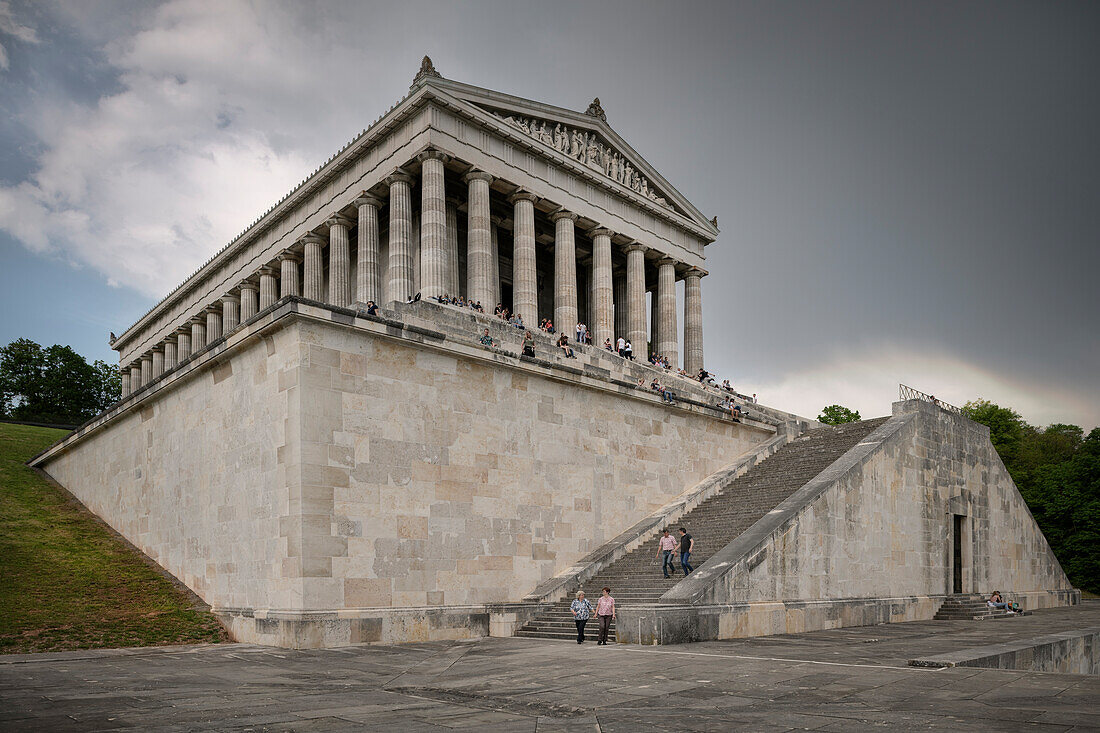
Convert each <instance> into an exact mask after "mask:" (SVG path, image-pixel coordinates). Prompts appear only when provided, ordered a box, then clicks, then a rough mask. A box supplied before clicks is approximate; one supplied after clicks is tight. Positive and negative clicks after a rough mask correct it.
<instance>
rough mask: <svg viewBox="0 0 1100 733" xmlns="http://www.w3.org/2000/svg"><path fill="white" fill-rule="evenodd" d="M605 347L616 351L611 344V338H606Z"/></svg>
mask: <svg viewBox="0 0 1100 733" xmlns="http://www.w3.org/2000/svg"><path fill="white" fill-rule="evenodd" d="M603 347H604V348H605V349H607V350H608V351H615V347H614V346H612V345H611V339H604V340H603Z"/></svg>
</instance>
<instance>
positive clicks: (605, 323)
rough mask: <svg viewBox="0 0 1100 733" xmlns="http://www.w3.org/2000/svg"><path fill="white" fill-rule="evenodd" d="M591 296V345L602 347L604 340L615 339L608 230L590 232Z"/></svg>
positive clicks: (601, 229)
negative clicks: (593, 317) (592, 305)
mask: <svg viewBox="0 0 1100 733" xmlns="http://www.w3.org/2000/svg"><path fill="white" fill-rule="evenodd" d="M591 234H592V288H591V292H592V296H593V300H594V301H595V308H594V309H592V312H593V313H594V314H595V319H594V321H595V322H594V323H593V324H592V336H593V339H592V343H593V344H595V345H596V346H601V347H602V346H603V342H604V340H605V339H612V340H614V338H615V322H614V293H613V291H612V286H611V236H612V232H611V230H610V229H603V228H600V229H596V230H593V231H592V233H591Z"/></svg>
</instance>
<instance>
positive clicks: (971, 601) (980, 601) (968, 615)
mask: <svg viewBox="0 0 1100 733" xmlns="http://www.w3.org/2000/svg"><path fill="white" fill-rule="evenodd" d="M1029 615H1031V612H1030V611H1018V612H1016V613H1014V614H1013V613H1009V612H1008V611H1006V610H1005V609H1003V608H990V607H989V606H987V605H986V599H985V598H983V597H982V596H980V595H978V594H977V593H957V594H955V595H952V596H948V597H947V598H946V599H945V600H944V602H943V605H942V606H940V610H938V611H936V615H935V616H933V617H932V618H933V620H935V621H959V620H962V621H984V620H985V619H990V618H1003V617H1005V616H1029Z"/></svg>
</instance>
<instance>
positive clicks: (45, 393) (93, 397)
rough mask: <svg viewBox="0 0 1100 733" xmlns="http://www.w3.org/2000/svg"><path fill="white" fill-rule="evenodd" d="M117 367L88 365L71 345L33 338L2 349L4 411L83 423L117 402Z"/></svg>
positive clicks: (7, 414)
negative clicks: (47, 343)
mask: <svg viewBox="0 0 1100 733" xmlns="http://www.w3.org/2000/svg"><path fill="white" fill-rule="evenodd" d="M120 394H121V379H120V377H119V374H118V370H117V369H116V368H114V367H112V366H110V365H108V364H106V363H104V362H102V361H97V362H96V363H95V364H89V363H88V362H87V360H85V359H84V357H82V356H81V355H80V354H78V353H76V352H75V351H73V350H72V349H71V348H70V347H68V346H61V345H57V344H55V345H53V346H50V347H47V348H43V347H41V346H39V345H38V344H36V343H35V342H34V341H31V340H30V339H18V340H16V341H13V342H11V343H10V344H8V345H7V346H4V347H0V415H2V416H4V417H8V418H14V419H17V420H26V421H28V422H47V423H81V422H84V421H85V420H88V419H89V418H91V417H94V416H95V415H97V414H98V413H100V412H102V411H103V410H105V409H106V408H107V407H109V406H110V405H111V404H112V403H114V402H115V401H117V400H118V398H119V395H120Z"/></svg>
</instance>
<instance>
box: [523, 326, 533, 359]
mask: <svg viewBox="0 0 1100 733" xmlns="http://www.w3.org/2000/svg"><path fill="white" fill-rule="evenodd" d="M523 355H524V356H534V355H535V337H534V336H532V335H531V332H530V331H528V332H527V333H526V334H525V335H524V337H523Z"/></svg>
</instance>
